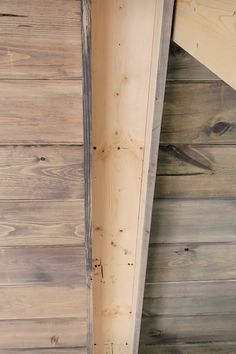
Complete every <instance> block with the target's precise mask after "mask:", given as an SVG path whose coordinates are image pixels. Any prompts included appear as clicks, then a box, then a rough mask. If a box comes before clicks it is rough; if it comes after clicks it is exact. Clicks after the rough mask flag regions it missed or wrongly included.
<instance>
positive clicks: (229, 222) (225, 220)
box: [150, 199, 236, 243]
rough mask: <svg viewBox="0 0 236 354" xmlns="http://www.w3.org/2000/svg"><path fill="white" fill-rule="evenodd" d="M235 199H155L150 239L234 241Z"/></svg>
mask: <svg viewBox="0 0 236 354" xmlns="http://www.w3.org/2000/svg"><path fill="white" fill-rule="evenodd" d="M235 215H236V200H223V199H221V200H215V199H213V200H206V199H195V200H184V199H176V200H175V199H171V200H169V199H166V200H165V199H161V200H160V199H158V200H156V201H155V202H154V205H153V215H152V229H151V237H150V242H151V243H178V242H222V241H224V242H235V241H236V235H235V230H236V218H235Z"/></svg>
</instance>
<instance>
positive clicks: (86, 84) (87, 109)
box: [81, 0, 93, 353]
mask: <svg viewBox="0 0 236 354" xmlns="http://www.w3.org/2000/svg"><path fill="white" fill-rule="evenodd" d="M81 14H82V26H81V30H82V57H83V58H82V62H83V119H84V178H85V240H86V267H87V288H88V337H87V346H88V353H92V352H93V321H92V318H93V301H92V215H91V210H92V200H91V195H92V194H91V132H92V111H91V0H82V1H81Z"/></svg>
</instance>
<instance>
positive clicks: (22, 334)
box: [0, 318, 87, 353]
mask: <svg viewBox="0 0 236 354" xmlns="http://www.w3.org/2000/svg"><path fill="white" fill-rule="evenodd" d="M0 333H1V336H0V348H1V350H3V351H4V350H6V349H14V348H16V349H25V352H26V353H27V349H38V351H40V352H41V348H42V349H47V348H53V349H56V348H60V347H61V348H63V349H65V347H85V346H86V343H87V324H86V321H85V319H76V318H71V319H69V318H68V319H67V318H66V319H57V318H55V319H54V318H53V319H38V320H5V321H0ZM4 353H5V352H4ZM82 353H83V352H82Z"/></svg>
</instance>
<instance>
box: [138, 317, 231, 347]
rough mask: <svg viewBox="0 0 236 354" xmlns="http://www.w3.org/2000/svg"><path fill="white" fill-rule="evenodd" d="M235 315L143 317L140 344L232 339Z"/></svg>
mask: <svg viewBox="0 0 236 354" xmlns="http://www.w3.org/2000/svg"><path fill="white" fill-rule="evenodd" d="M235 335H236V317H235V315H232V316H231V315H216V316H186V317H178V316H177V317H175V316H155V317H148V316H145V317H143V327H142V336H141V343H142V344H146V345H155V344H159V343H160V344H164V343H166V344H176V343H198V342H200V343H204V342H206V343H208V342H210V343H211V342H221V341H226V342H227V341H234V340H235Z"/></svg>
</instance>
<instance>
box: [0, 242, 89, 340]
mask: <svg viewBox="0 0 236 354" xmlns="http://www.w3.org/2000/svg"><path fill="white" fill-rule="evenodd" d="M85 277H86V268H85V248H84V247H75V246H71V247H65V246H64V247H59V246H54V247H34V246H32V247H16V248H12V247H6V248H1V249H0V285H11V286H12V285H14V284H19V285H20V284H34V285H37V284H44V283H46V284H47V283H50V284H59V283H60V284H70V285H76V284H79V285H81V286H85V284H86V281H85V279H86V278H85ZM0 347H1V346H0Z"/></svg>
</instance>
